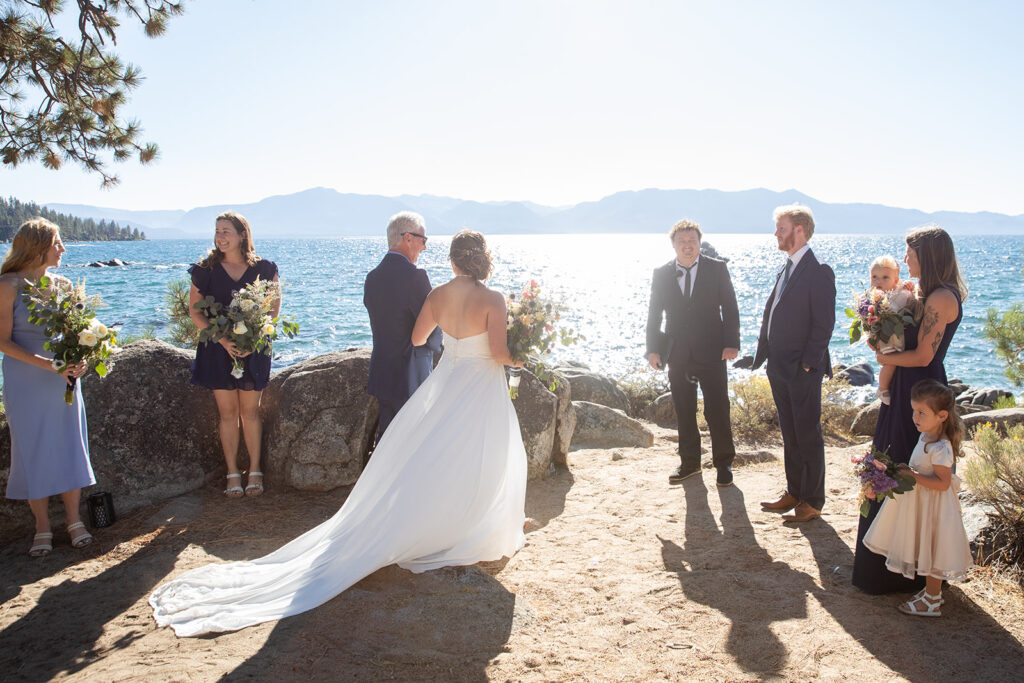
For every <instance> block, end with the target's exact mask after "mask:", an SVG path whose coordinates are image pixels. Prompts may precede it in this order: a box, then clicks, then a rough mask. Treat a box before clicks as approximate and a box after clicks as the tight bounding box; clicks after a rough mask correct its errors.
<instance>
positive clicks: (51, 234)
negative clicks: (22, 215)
mask: <svg viewBox="0 0 1024 683" xmlns="http://www.w3.org/2000/svg"><path fill="white" fill-rule="evenodd" d="M59 230H60V229H59V228H58V227H57V225H56V224H54V223H51V222H50V221H48V220H46V219H45V218H33V219H32V220H29V221H25V222H24V223H22V224H21V227H20V228H18V232H17V234H15V235H14V239H13V240H11V250H10V251H9V252H7V257H6V258H5V259H4V264H3V266H2V267H0V275H2V274H4V273H14V272H17V271H19V270H24V269H25V268H36V267H38V266H41V265H43V262H44V261H45V259H46V252H47V251H48V250H49V249H50V247H52V246H53V243H54V242H56V241H57V235H58V234H59Z"/></svg>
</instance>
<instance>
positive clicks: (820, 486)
mask: <svg viewBox="0 0 1024 683" xmlns="http://www.w3.org/2000/svg"><path fill="white" fill-rule="evenodd" d="M774 217H775V239H776V241H777V242H778V246H779V250H781V251H784V252H786V256H787V258H786V263H785V264H784V265H783V267H782V269H781V270H780V271H779V274H778V276H777V277H776V280H775V286H774V287H773V288H772V293H771V295H770V296H769V297H768V302H767V303H766V304H765V307H764V315H763V317H762V319H761V333H760V335H759V336H758V340H757V353H755V354H754V368H755V369H757V368H759V367H761V364H762V363H764V362H765V360H767V361H768V368H767V373H768V382H769V384H770V385H771V388H772V398H774V399H775V409H776V411H777V412H778V414H779V427H780V428H781V429H782V448H783V454H784V456H783V457H784V461H785V468H786V490H785V492H784V493H783V494H782V495H781V496H780V497H779V498H778V499H777V500H766V501H763V502H762V503H761V507H762V508H764V509H765V510H771V511H774V512H781V513H783V515H782V519H783V520H785V521H787V522H806V521H808V520H811V519H814V518H815V517H819V516H821V508H822V507H823V506H824V505H825V441H824V440H823V439H822V436H821V382H822V378H823V377H824V376H825V375H828V376H829V377H831V376H832V360H831V358H830V357H829V353H828V343H829V340H830V339H831V338H832V328H833V327H835V323H836V276H835V273H833V272H832V268H830V267H829V266H828V264H825V263H821V262H819V261H818V259H817V258H816V257H815V255H814V252H813V251H811V248H810V246H809V245H808V244H807V241H808V240H809V239H811V235H813V234H814V215H813V214H812V213H811V210H810V209H809V208H807V207H806V206H800V205H799V204H793V205H791V206H780V207H779V208H777V209H775V216H774Z"/></svg>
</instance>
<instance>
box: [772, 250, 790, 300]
mask: <svg viewBox="0 0 1024 683" xmlns="http://www.w3.org/2000/svg"><path fill="white" fill-rule="evenodd" d="M792 267H793V262H792V261H791V260H789V259H786V270H785V271H784V272H783V273H782V282H781V283H779V293H778V294H777V295H776V296H775V298H776V299H778V298H779V297H780V296H782V290H784V289H786V285H787V284H788V283H789V270H790V268H792Z"/></svg>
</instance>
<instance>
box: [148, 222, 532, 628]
mask: <svg viewBox="0 0 1024 683" xmlns="http://www.w3.org/2000/svg"><path fill="white" fill-rule="evenodd" d="M449 256H450V258H451V261H452V268H453V270H454V272H455V277H454V278H453V279H452V280H451V281H449V282H447V283H445V284H443V285H441V286H440V287H437V288H436V289H434V290H433V291H432V292H431V293H430V295H429V296H428V297H427V300H426V302H425V303H424V304H423V310H422V311H421V313H420V316H419V319H418V320H417V321H416V326H415V328H414V330H413V333H412V344H413V345H420V344H423V343H424V342H425V341H426V338H427V335H428V334H429V333H430V332H431V331H432V330H433V329H434V327H435V326H437V325H440V326H441V329H442V330H443V331H444V333H445V335H444V355H443V356H442V358H441V361H440V363H438V366H437V368H436V369H435V370H434V372H432V373H431V374H430V376H429V377H428V378H427V380H426V381H425V382H424V383H423V384H422V385H421V386H420V388H419V389H418V390H417V391H416V392H415V393H414V394H413V395H412V397H411V398H410V399H409V401H408V402H407V403H406V404H405V406H404V407H403V408H402V410H401V411H399V413H398V415H396V416H395V419H394V421H393V422H392V423H391V425H390V426H389V427H388V429H387V431H386V432H385V433H384V436H383V437H382V438H381V440H380V443H378V444H377V448H376V450H375V451H374V453H373V457H372V458H370V461H369V464H368V465H367V466H366V469H365V470H364V471H363V473H362V475H361V476H360V477H359V480H358V481H357V482H356V485H355V486H354V487H353V488H352V492H351V493H350V494H349V496H348V499H347V500H346V501H345V504H344V505H343V506H342V508H341V510H339V511H338V512H337V514H335V515H334V517H332V518H331V519H329V520H327V521H326V522H324V523H323V524H321V525H320V526H318V527H315V528H313V529H311V530H310V531H308V532H306V533H305V534H303V535H302V536H299V537H298V538H296V539H295V540H294V541H292V542H290V543H288V544H287V545H285V546H284V547H282V548H280V549H279V550H276V551H274V552H273V553H271V554H269V555H267V556H266V557H261V558H259V559H256V560H252V561H248V562H229V563H225V564H211V565H207V566H205V567H200V568H198V569H193V570H191V571H188V572H185V573H184V574H183V575H181V576H179V577H178V578H176V579H174V580H172V581H170V582H168V583H165V584H163V585H162V586H160V587H159V588H157V589H156V590H155V591H154V592H153V594H152V595H151V596H150V598H149V603H150V605H152V607H153V616H154V618H155V619H156V621H157V623H158V624H159V625H161V626H170V627H172V628H173V629H174V631H175V633H176V634H177V635H179V636H195V635H199V634H202V633H208V632H211V631H231V630H236V629H240V628H243V627H245V626H250V625H252V624H258V623H260V622H263V621H270V620H272V619H280V618H281V617H286V616H289V615H292V614H298V613H300V612H304V611H306V610H308V609H312V608H314V607H316V606H318V605H321V604H323V603H324V602H327V601H328V600H330V599H331V598H332V597H334V596H335V595H337V594H338V593H340V592H342V591H343V590H345V589H346V588H348V587H349V586H351V585H352V584H354V583H356V582H357V581H359V580H360V579H362V578H363V577H365V576H367V575H368V574H371V573H372V572H374V571H376V570H377V569H380V568H381V567H385V566H387V565H389V564H398V565H399V566H400V567H403V568H405V569H409V570H411V571H413V572H424V571H427V570H429V569H436V568H438V567H445V566H451V565H466V564H474V563H476V562H480V561H486V560H497V559H499V558H501V557H503V556H511V555H512V554H514V553H515V552H516V551H517V550H519V549H520V548H521V547H522V546H523V543H524V541H525V537H524V535H523V523H524V522H525V519H526V517H525V514H524V505H525V500H526V451H525V449H524V448H523V440H522V437H521V436H520V432H519V420H518V419H517V418H516V413H515V409H514V408H513V407H512V403H511V401H510V400H509V395H508V385H507V384H506V382H505V371H504V369H503V368H502V365H503V364H504V365H521V364H520V363H514V362H513V361H512V359H511V357H510V356H509V352H508V348H507V346H506V338H505V315H506V311H505V298H504V297H503V296H502V295H501V293H500V292H496V291H494V290H491V289H488V288H487V287H485V286H484V284H483V280H485V279H486V278H487V276H488V275H489V273H490V270H491V259H490V253H489V252H488V251H487V245H486V243H485V242H484V238H483V235H481V234H480V233H472V232H469V231H463V232H461V233H459V234H458V235H456V236H455V237H454V238H453V239H452V247H451V252H450V254H449Z"/></svg>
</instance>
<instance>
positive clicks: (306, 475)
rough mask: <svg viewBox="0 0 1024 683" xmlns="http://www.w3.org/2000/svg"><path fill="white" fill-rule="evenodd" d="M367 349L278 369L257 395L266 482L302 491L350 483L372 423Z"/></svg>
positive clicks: (370, 438)
mask: <svg viewBox="0 0 1024 683" xmlns="http://www.w3.org/2000/svg"><path fill="white" fill-rule="evenodd" d="M369 368H370V350H369V349H366V348H361V349H353V350H349V351H334V352H332V353H327V354H324V355H322V356H316V357H314V358H310V359H308V360H304V361H302V362H300V363H296V364H295V365H291V366H289V367H287V368H284V369H283V370H281V371H280V372H277V373H275V374H274V376H273V377H271V379H270V386H269V387H267V390H266V392H264V395H263V414H264V424H263V434H264V436H263V443H264V454H263V463H264V464H263V467H264V468H265V469H264V472H266V474H267V480H268V482H281V483H284V484H287V485H288V486H292V487H294V488H297V489H301V490H304V491H330V490H331V489H335V488H337V487H339V486H345V485H348V484H353V483H355V481H356V479H358V478H359V474H360V473H361V472H362V470H363V460H364V458H365V456H366V453H367V451H368V450H369V447H370V445H371V443H372V442H373V435H374V432H375V430H376V425H377V412H378V411H377V402H376V401H375V400H373V399H372V398H371V397H370V396H369V395H367V393H366V377H367V375H368V373H369Z"/></svg>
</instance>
